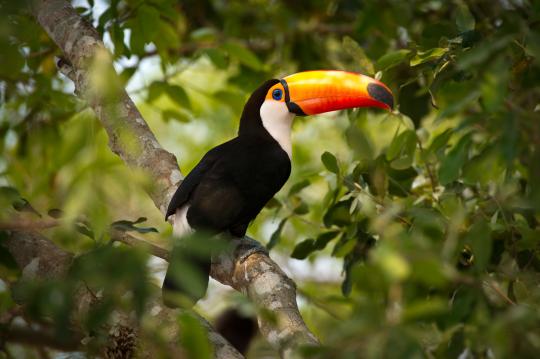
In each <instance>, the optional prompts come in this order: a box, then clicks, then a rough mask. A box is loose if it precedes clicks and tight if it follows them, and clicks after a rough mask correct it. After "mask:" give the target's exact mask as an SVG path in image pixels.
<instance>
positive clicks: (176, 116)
mask: <svg viewBox="0 0 540 359" xmlns="http://www.w3.org/2000/svg"><path fill="white" fill-rule="evenodd" d="M161 118H163V121H165V122H169V121H171V120H174V121H179V122H189V121H190V120H191V117H190V116H189V114H187V113H185V111H177V110H170V109H169V110H164V111H162V112H161Z"/></svg>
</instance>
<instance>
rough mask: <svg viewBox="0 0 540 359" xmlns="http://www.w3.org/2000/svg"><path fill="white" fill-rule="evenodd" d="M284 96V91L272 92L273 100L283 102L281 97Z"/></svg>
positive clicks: (276, 90)
mask: <svg viewBox="0 0 540 359" xmlns="http://www.w3.org/2000/svg"><path fill="white" fill-rule="evenodd" d="M282 96H283V91H281V90H280V89H275V90H274V91H272V98H273V99H274V100H276V101H279V100H281V97H282Z"/></svg>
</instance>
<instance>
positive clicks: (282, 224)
mask: <svg viewBox="0 0 540 359" xmlns="http://www.w3.org/2000/svg"><path fill="white" fill-rule="evenodd" d="M287 220H288V218H287V217H286V218H283V219H282V220H281V222H279V225H278V227H277V228H276V230H275V231H274V233H272V236H271V237H270V240H269V241H268V244H267V245H266V249H268V250H271V249H272V248H274V247H275V246H276V244H278V243H279V240H280V239H281V232H282V231H283V227H285V223H287Z"/></svg>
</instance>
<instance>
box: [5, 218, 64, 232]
mask: <svg viewBox="0 0 540 359" xmlns="http://www.w3.org/2000/svg"><path fill="white" fill-rule="evenodd" d="M60 224H61V223H60V221H59V220H57V219H40V220H29V219H26V218H17V219H14V220H12V221H5V222H0V230H3V231H24V230H37V229H47V228H52V227H57V226H59V225H60Z"/></svg>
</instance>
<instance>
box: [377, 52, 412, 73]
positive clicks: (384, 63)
mask: <svg viewBox="0 0 540 359" xmlns="http://www.w3.org/2000/svg"><path fill="white" fill-rule="evenodd" d="M409 56H411V50H405V49H402V50H397V51H394V52H390V53H387V54H384V55H383V56H381V57H380V58H379V59H378V60H377V63H376V64H375V69H376V70H377V71H384V70H388V69H389V68H392V67H394V66H397V65H399V64H400V63H402V62H404V61H405V60H406V59H407V58H408V57H409Z"/></svg>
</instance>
